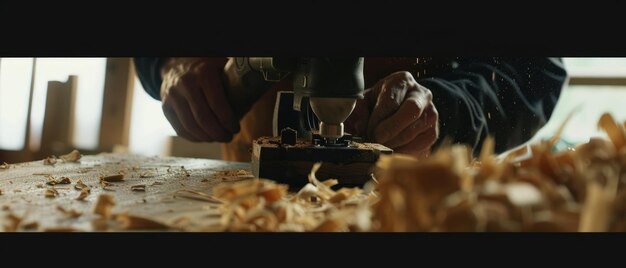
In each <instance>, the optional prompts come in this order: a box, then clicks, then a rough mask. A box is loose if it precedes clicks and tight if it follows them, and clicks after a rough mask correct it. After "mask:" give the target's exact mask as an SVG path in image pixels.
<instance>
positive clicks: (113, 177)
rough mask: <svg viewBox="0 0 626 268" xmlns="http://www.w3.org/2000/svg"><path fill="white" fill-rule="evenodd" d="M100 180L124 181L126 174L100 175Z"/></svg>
mask: <svg viewBox="0 0 626 268" xmlns="http://www.w3.org/2000/svg"><path fill="white" fill-rule="evenodd" d="M100 180H101V181H105V182H120V181H124V174H115V175H109V176H102V177H100Z"/></svg>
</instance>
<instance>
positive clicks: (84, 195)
mask: <svg viewBox="0 0 626 268" xmlns="http://www.w3.org/2000/svg"><path fill="white" fill-rule="evenodd" d="M90 192H91V191H90V190H89V188H83V189H82V190H80V193H79V194H78V197H76V200H85V198H87V196H89V193H90Z"/></svg>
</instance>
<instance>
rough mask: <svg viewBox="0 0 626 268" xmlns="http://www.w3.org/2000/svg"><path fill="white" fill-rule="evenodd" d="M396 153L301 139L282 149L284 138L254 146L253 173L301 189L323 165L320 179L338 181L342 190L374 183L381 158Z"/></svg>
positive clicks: (264, 140) (264, 139)
mask: <svg viewBox="0 0 626 268" xmlns="http://www.w3.org/2000/svg"><path fill="white" fill-rule="evenodd" d="M392 152H393V151H392V150H391V149H389V148H387V147H385V146H383V145H380V144H375V143H358V142H352V145H351V146H349V147H322V146H315V145H313V144H312V143H311V142H309V141H306V140H303V139H299V140H298V142H297V143H296V145H281V144H280V137H262V138H259V139H257V140H256V141H255V142H254V143H253V145H252V173H253V174H254V175H255V176H257V177H259V178H265V179H272V180H275V181H277V182H280V183H285V184H289V185H290V186H292V187H301V186H304V185H305V184H306V183H307V182H308V174H309V173H310V172H311V168H312V167H313V164H315V163H316V162H323V164H322V167H321V168H320V170H319V171H318V172H317V174H316V176H317V178H318V179H320V180H326V179H337V180H338V181H339V184H340V185H341V186H360V185H363V184H364V183H365V182H367V181H368V180H370V179H371V174H372V171H373V169H374V166H375V164H376V161H378V158H379V157H380V155H381V154H391V153H392Z"/></svg>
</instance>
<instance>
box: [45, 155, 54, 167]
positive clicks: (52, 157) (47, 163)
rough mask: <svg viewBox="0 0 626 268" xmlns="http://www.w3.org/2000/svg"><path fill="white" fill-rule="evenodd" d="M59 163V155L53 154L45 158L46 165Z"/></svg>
mask: <svg viewBox="0 0 626 268" xmlns="http://www.w3.org/2000/svg"><path fill="white" fill-rule="evenodd" d="M56 163H57V157H56V156H54V155H52V156H48V157H46V158H45V159H44V160H43V164H44V165H51V166H54V164H56Z"/></svg>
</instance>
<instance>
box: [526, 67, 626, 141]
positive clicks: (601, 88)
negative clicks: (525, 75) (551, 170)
mask: <svg viewBox="0 0 626 268" xmlns="http://www.w3.org/2000/svg"><path fill="white" fill-rule="evenodd" d="M564 63H565V67H566V69H567V71H568V74H569V76H570V84H569V85H567V86H566V87H565V88H564V89H563V92H562V93H561V96H560V98H559V101H558V103H557V105H556V107H555V110H554V112H553V114H552V117H551V119H550V121H549V122H548V124H546V126H545V127H544V128H543V129H541V130H540V131H539V132H538V133H537V135H536V136H535V137H534V139H543V138H548V137H551V136H552V135H554V133H555V132H556V130H557V129H558V127H559V126H560V125H561V124H562V122H563V121H564V120H565V118H566V117H567V116H568V114H569V113H570V112H572V111H573V112H574V115H573V117H572V119H571V120H570V122H569V123H568V124H567V126H566V127H565V129H564V132H563V135H562V137H561V138H562V139H563V140H564V141H566V142H568V143H584V142H587V141H588V140H589V138H590V137H605V134H604V133H603V132H602V131H599V130H598V129H597V122H598V119H599V118H600V116H601V115H602V113H604V112H610V113H611V114H612V115H613V116H614V117H615V119H616V120H619V121H624V120H626V105H624V100H626V58H564Z"/></svg>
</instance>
